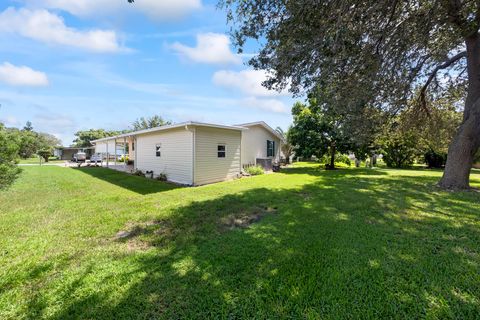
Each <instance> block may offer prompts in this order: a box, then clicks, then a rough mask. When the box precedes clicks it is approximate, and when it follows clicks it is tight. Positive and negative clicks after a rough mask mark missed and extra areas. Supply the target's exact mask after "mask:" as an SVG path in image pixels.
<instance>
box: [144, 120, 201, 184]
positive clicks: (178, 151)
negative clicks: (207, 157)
mask: <svg viewBox="0 0 480 320" xmlns="http://www.w3.org/2000/svg"><path fill="white" fill-rule="evenodd" d="M159 143H160V144H161V145H162V147H161V156H160V157H157V156H156V152H155V146H156V145H157V144H159ZM135 148H136V151H137V161H136V165H135V166H136V168H137V169H138V170H142V171H144V172H145V171H150V170H153V172H154V175H158V174H160V173H165V174H166V175H167V178H168V180H169V181H172V182H176V183H181V184H193V179H192V168H193V163H192V161H193V134H192V132H191V131H188V130H185V128H178V129H173V130H166V131H160V132H154V133H150V134H143V135H139V136H137V143H136V146H135Z"/></svg>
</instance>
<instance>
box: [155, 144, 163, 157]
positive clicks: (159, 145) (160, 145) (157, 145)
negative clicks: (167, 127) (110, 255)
mask: <svg viewBox="0 0 480 320" xmlns="http://www.w3.org/2000/svg"><path fill="white" fill-rule="evenodd" d="M158 147H160V155H157V152H158V151H159V150H158ZM161 157H162V144H161V143H156V144H155V158H161Z"/></svg>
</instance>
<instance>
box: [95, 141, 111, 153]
mask: <svg viewBox="0 0 480 320" xmlns="http://www.w3.org/2000/svg"><path fill="white" fill-rule="evenodd" d="M107 143H108V153H110V154H115V141H114V140H108V141H101V142H97V143H95V153H107Z"/></svg>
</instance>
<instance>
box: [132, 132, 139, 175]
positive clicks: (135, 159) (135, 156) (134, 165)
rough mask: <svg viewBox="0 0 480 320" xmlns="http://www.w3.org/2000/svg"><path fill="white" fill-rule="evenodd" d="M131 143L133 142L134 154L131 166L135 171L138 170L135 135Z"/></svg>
mask: <svg viewBox="0 0 480 320" xmlns="http://www.w3.org/2000/svg"><path fill="white" fill-rule="evenodd" d="M133 143H134V149H135V150H133V152H135V154H134V160H133V168H134V170H135V171H137V170H138V166H137V150H138V144H137V136H135V137H134V138H133Z"/></svg>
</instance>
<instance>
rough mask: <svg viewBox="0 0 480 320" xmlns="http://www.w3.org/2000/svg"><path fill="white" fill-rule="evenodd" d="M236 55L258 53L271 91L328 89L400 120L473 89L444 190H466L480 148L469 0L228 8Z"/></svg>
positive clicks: (476, 20)
mask: <svg viewBox="0 0 480 320" xmlns="http://www.w3.org/2000/svg"><path fill="white" fill-rule="evenodd" d="M220 5H221V6H222V7H223V8H226V9H227V12H228V17H229V19H230V21H231V22H232V34H233V38H234V39H235V43H236V45H237V46H238V47H239V51H242V48H243V47H244V46H245V43H246V41H247V40H248V39H255V40H257V41H258V42H259V43H260V45H261V50H260V51H259V53H258V55H255V56H254V57H253V58H252V59H251V60H250V61H249V64H250V65H251V66H253V67H254V68H256V69H264V70H268V71H269V72H270V77H269V79H268V80H267V81H266V82H265V83H264V85H265V86H266V87H268V88H271V89H282V88H285V87H289V89H290V90H291V92H292V93H294V94H304V93H312V92H315V91H316V90H317V89H318V88H319V87H328V88H330V89H329V90H331V92H332V93H333V95H335V96H336V97H339V98H341V99H343V101H344V102H345V103H343V104H338V105H339V106H341V105H344V106H346V107H348V108H350V109H351V110H355V108H354V107H352V106H362V105H365V104H368V105H370V106H372V105H373V106H375V107H377V108H379V109H381V110H383V111H387V112H392V113H395V112H398V111H399V110H401V109H402V108H403V107H405V106H406V105H407V103H406V101H409V100H412V99H416V100H417V101H418V108H421V109H423V110H425V112H428V101H429V100H430V99H431V98H435V97H436V96H438V95H441V94H442V92H443V91H446V90H447V89H448V88H449V87H451V86H462V85H465V86H466V92H465V103H464V107H463V121H462V123H461V125H460V127H459V129H458V132H457V133H456V135H455V137H454V139H453V141H452V143H451V145H450V147H449V151H448V162H447V164H446V168H445V172H444V175H443V177H442V179H441V181H440V183H439V184H440V186H442V187H443V188H449V189H466V188H468V187H469V176H470V169H471V166H472V161H473V158H474V155H475V153H476V152H477V150H478V149H479V146H480V35H479V27H480V2H479V1H467V0H463V1H462V0H436V1H434V0H430V1H405V0H404V1H402V0H386V1H356V0H330V1H314V0H296V1H287V0H223V1H221V3H220Z"/></svg>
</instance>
